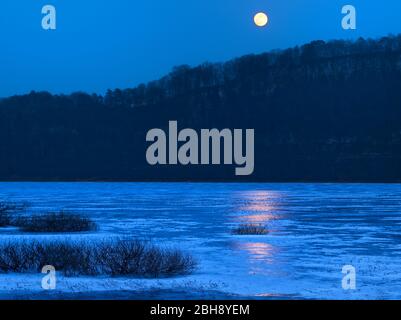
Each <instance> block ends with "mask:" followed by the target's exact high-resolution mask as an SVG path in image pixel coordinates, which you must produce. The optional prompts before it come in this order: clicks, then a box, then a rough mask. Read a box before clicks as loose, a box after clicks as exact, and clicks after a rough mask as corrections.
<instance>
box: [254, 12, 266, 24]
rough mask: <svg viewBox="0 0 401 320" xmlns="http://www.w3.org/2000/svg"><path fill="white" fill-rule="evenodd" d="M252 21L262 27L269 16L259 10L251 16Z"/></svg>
mask: <svg viewBox="0 0 401 320" xmlns="http://www.w3.org/2000/svg"><path fill="white" fill-rule="evenodd" d="M253 21H254V22H255V24H256V25H257V26H258V27H264V26H266V25H267V23H268V22H269V18H268V17H267V15H266V13H264V12H259V13H257V14H255V16H254V17H253Z"/></svg>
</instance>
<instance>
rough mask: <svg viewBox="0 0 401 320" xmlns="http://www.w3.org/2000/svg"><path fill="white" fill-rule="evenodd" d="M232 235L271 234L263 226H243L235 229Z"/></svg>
mask: <svg viewBox="0 0 401 320" xmlns="http://www.w3.org/2000/svg"><path fill="white" fill-rule="evenodd" d="M232 233H233V234H237V235H265V234H268V233H269V230H267V228H266V227H265V226H263V225H261V224H243V225H240V226H239V227H238V228H236V229H234V230H233V231H232Z"/></svg>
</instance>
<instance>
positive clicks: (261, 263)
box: [0, 183, 401, 299]
mask: <svg viewBox="0 0 401 320" xmlns="http://www.w3.org/2000/svg"><path fill="white" fill-rule="evenodd" d="M0 200H3V201H24V202H28V203H29V204H30V205H31V206H30V208H29V210H30V211H32V212H33V213H34V212H44V211H48V210H60V209H65V210H68V211H74V212H83V213H85V214H87V215H89V216H90V217H92V219H94V220H95V221H96V222H97V223H98V224H99V226H100V229H99V230H98V231H97V232H94V233H86V234H81V235H76V234H75V235H74V234H72V235H67V236H66V235H62V237H63V238H65V237H71V238H72V237H88V238H93V237H101V238H104V237H109V236H113V235H124V236H132V237H138V238H143V239H152V240H153V241H154V242H155V243H157V244H162V245H165V246H168V247H177V248H180V249H183V250H186V251H188V252H190V253H192V254H193V255H194V256H195V257H196V258H197V260H198V261H199V267H198V269H197V270H196V272H195V273H194V274H192V275H189V276H185V277H177V278H173V279H157V280H152V279H133V278H102V277H94V278H89V277H85V278H84V277H82V278H64V277H59V279H58V286H57V290H58V292H61V293H63V292H65V293H74V292H93V291H95V292H99V291H113V290H140V291H142V290H147V289H152V290H155V289H173V290H178V291H180V290H181V291H188V293H189V294H191V292H192V293H198V292H209V291H216V292H224V293H229V294H235V295H239V296H240V297H241V296H246V297H249V296H251V297H255V298H256V297H257V298H269V297H275V296H279V297H288V298H322V299H343V298H345V299H360V298H361V299H378V298H381V299H400V298H401V275H400V264H401V185H399V184H264V183H254V184H252V183H243V184H234V183H0ZM243 223H258V224H259V223H260V224H264V225H266V226H267V228H268V229H269V234H268V235H262V236H237V235H232V234H231V231H232V229H233V228H235V227H237V226H239V225H240V224H243ZM21 237H36V238H41V237H60V235H30V234H20V233H18V232H17V231H16V230H9V229H0V241H4V240H5V239H9V238H21ZM344 265H352V266H354V267H355V269H356V290H349V291H345V290H344V289H343V288H342V286H341V281H342V278H343V274H342V272H341V271H342V267H343V266H344ZM41 277H42V275H41V274H38V275H13V274H5V275H4V274H3V275H0V293H2V294H3V296H4V295H6V294H8V293H12V292H26V293H29V292H39V291H40V290H42V289H41V287H40V279H41ZM178 298H179V297H178Z"/></svg>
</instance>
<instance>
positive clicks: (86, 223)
mask: <svg viewBox="0 0 401 320" xmlns="http://www.w3.org/2000/svg"><path fill="white" fill-rule="evenodd" d="M14 225H15V226H17V227H20V228H21V231H24V232H84V231H93V230H96V229H97V225H96V224H95V223H94V222H93V221H92V220H91V219H89V218H87V217H84V216H80V215H78V214H73V213H67V212H64V211H60V212H49V213H46V214H40V215H34V216H30V217H19V218H18V219H16V220H15V222H14Z"/></svg>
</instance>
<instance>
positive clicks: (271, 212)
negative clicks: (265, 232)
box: [236, 190, 280, 223]
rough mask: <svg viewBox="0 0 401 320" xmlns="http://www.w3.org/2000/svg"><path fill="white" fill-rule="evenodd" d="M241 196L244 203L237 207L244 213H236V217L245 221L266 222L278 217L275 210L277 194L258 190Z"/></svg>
mask: <svg viewBox="0 0 401 320" xmlns="http://www.w3.org/2000/svg"><path fill="white" fill-rule="evenodd" d="M242 196H243V198H244V200H245V201H244V202H245V203H244V204H242V205H241V206H240V207H239V208H238V211H239V212H240V213H244V214H243V215H237V216H236V218H237V219H240V220H241V221H242V222H245V223H267V222H269V221H271V220H276V219H278V216H277V214H275V212H277V210H278V203H277V199H278V198H279V197H280V195H279V194H277V193H275V192H270V191H260V190H258V191H251V192H246V193H244V194H242Z"/></svg>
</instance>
